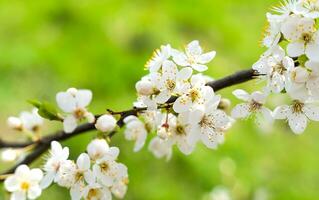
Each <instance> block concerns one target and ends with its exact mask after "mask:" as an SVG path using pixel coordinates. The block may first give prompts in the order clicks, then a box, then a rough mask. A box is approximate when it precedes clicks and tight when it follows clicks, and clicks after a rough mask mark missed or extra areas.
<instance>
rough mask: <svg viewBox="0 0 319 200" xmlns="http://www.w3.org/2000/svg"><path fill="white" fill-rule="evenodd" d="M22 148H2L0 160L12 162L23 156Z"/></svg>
mask: <svg viewBox="0 0 319 200" xmlns="http://www.w3.org/2000/svg"><path fill="white" fill-rule="evenodd" d="M23 153H24V150H23V149H11V148H9V149H4V150H3V151H2V152H1V160H2V161H4V162H13V161H17V160H19V159H21V157H23Z"/></svg>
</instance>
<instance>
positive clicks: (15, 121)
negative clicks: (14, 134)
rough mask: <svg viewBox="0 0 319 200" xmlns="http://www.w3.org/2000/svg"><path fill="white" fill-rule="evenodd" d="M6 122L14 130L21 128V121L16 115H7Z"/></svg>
mask: <svg viewBox="0 0 319 200" xmlns="http://www.w3.org/2000/svg"><path fill="white" fill-rule="evenodd" d="M7 124H8V126H9V127H10V128H12V129H15V130H19V131H21V130H22V121H21V119H19V118H18V117H9V118H8V120H7Z"/></svg>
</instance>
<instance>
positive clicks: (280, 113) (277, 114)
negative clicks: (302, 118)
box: [273, 105, 289, 119]
mask: <svg viewBox="0 0 319 200" xmlns="http://www.w3.org/2000/svg"><path fill="white" fill-rule="evenodd" d="M288 111H289V106H287V105H283V106H278V107H277V108H276V109H275V110H274V111H273V117H274V119H286V118H287V114H288Z"/></svg>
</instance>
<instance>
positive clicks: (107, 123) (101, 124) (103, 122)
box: [95, 114, 116, 132]
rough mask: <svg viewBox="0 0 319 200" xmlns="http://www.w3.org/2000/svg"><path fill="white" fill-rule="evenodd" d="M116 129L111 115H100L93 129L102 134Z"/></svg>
mask: <svg viewBox="0 0 319 200" xmlns="http://www.w3.org/2000/svg"><path fill="white" fill-rule="evenodd" d="M115 127H116V120H115V118H114V117H113V116H112V115H107V114H106V115H102V116H101V117H99V118H98V119H97V121H96V124H95V128H96V129H97V130H99V131H102V132H110V131H113V130H114V129H115Z"/></svg>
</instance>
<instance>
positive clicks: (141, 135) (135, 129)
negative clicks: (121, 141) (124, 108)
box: [124, 115, 147, 152]
mask: <svg viewBox="0 0 319 200" xmlns="http://www.w3.org/2000/svg"><path fill="white" fill-rule="evenodd" d="M124 123H125V124H126V127H125V131H124V135H125V138H126V139H127V140H134V141H135V145H134V151H135V152H137V151H139V150H141V148H143V146H144V144H145V140H146V138H147V130H146V128H145V124H144V123H143V122H142V121H141V120H140V119H138V118H137V117H136V116H132V115H131V116H128V117H126V118H125V119H124Z"/></svg>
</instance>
